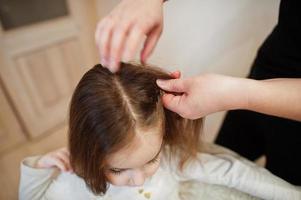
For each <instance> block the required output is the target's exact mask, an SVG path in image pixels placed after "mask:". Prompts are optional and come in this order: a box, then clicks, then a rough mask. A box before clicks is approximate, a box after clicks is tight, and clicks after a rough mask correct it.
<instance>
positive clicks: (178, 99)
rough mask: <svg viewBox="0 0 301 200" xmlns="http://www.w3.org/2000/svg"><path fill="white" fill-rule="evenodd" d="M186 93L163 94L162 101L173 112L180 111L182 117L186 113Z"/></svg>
mask: <svg viewBox="0 0 301 200" xmlns="http://www.w3.org/2000/svg"><path fill="white" fill-rule="evenodd" d="M185 98H186V96H185V94H183V95H179V96H178V95H173V94H164V95H163V96H162V102H163V105H164V107H165V108H167V109H168V110H171V111H173V112H176V113H178V114H179V115H181V116H182V117H184V114H185V112H184V111H185V106H186V104H185Z"/></svg>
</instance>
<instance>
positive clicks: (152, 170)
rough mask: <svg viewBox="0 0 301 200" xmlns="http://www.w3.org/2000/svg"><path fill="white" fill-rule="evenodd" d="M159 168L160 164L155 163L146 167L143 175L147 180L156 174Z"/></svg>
mask: <svg viewBox="0 0 301 200" xmlns="http://www.w3.org/2000/svg"><path fill="white" fill-rule="evenodd" d="M159 166H160V162H156V163H154V164H153V165H149V166H148V167H146V168H145V175H146V176H147V178H148V177H151V176H153V175H154V174H155V173H156V172H157V170H158V168H159Z"/></svg>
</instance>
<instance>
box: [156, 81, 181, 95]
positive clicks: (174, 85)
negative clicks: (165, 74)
mask: <svg viewBox="0 0 301 200" xmlns="http://www.w3.org/2000/svg"><path fill="white" fill-rule="evenodd" d="M156 83H157V85H158V86H159V87H160V88H161V89H162V90H165V91H168V92H178V93H182V92H186V88H185V84H184V80H183V79H169V80H162V79H158V80H157V81H156Z"/></svg>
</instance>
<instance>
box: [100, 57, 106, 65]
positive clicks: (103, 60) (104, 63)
mask: <svg viewBox="0 0 301 200" xmlns="http://www.w3.org/2000/svg"><path fill="white" fill-rule="evenodd" d="M100 63H101V65H102V66H103V67H105V66H106V60H105V59H104V58H101V59H100Z"/></svg>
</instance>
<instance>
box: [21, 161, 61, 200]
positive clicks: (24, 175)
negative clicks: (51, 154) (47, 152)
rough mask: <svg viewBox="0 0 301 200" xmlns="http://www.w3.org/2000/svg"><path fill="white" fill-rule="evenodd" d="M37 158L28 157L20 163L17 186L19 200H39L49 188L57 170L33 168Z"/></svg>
mask: <svg viewBox="0 0 301 200" xmlns="http://www.w3.org/2000/svg"><path fill="white" fill-rule="evenodd" d="M38 159H39V157H38V156H35V157H28V158H26V159H24V160H23V161H22V162H21V178H20V185H19V199H20V200H41V199H45V197H44V195H45V193H46V191H47V189H48V187H49V186H50V184H51V182H52V180H53V178H54V176H55V174H57V172H58V170H56V169H55V168H51V169H37V168H33V166H34V165H35V163H36V161H37V160H38Z"/></svg>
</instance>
